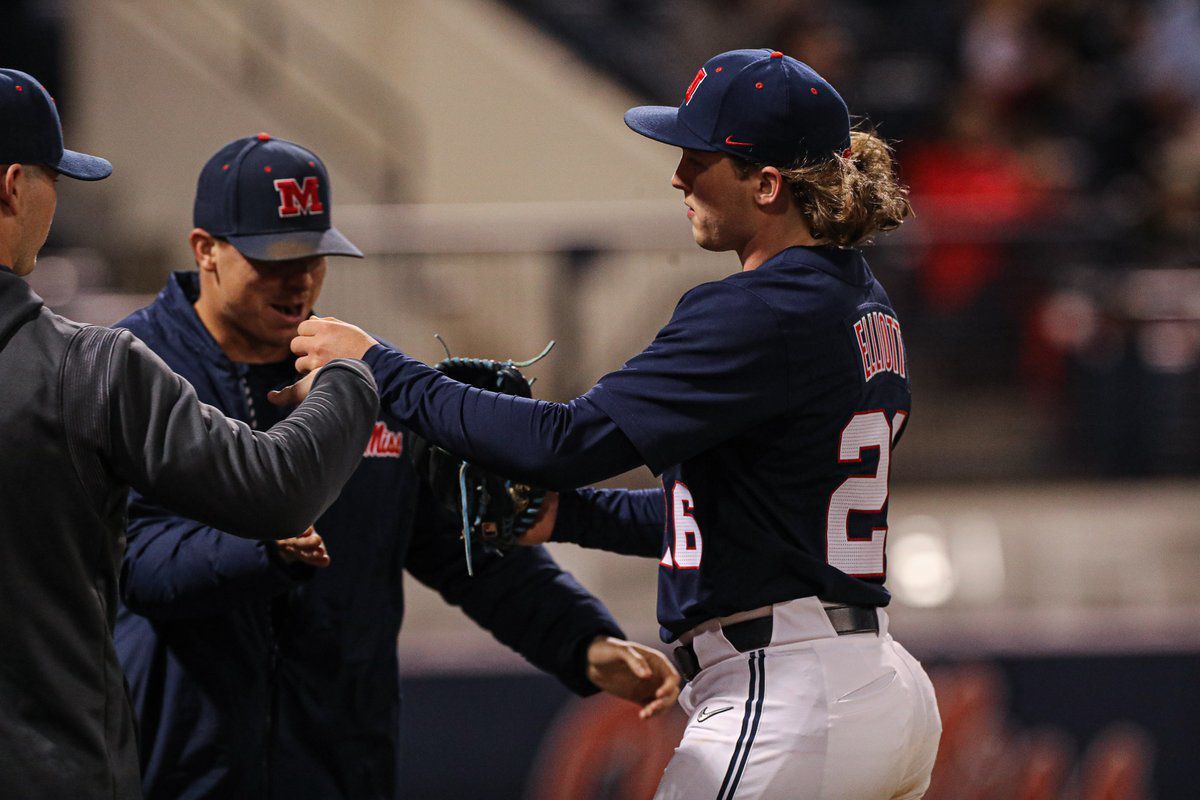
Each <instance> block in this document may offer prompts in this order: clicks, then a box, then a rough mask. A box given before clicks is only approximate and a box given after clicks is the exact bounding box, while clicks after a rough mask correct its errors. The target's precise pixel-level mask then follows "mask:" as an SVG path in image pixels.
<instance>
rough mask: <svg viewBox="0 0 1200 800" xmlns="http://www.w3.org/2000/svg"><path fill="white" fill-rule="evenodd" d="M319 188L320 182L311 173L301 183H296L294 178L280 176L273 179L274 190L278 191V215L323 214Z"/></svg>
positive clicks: (323, 207) (323, 209) (323, 208)
mask: <svg viewBox="0 0 1200 800" xmlns="http://www.w3.org/2000/svg"><path fill="white" fill-rule="evenodd" d="M319 188H320V184H319V183H318V181H317V178H316V177H315V176H313V175H310V176H308V177H307V178H305V179H304V184H303V185H301V184H299V183H297V182H296V179H295V178H280V179H279V180H277V181H275V191H277V192H279V216H281V217H298V216H300V215H301V214H324V213H325V205H324V204H323V203H322V202H321V196H320V195H319V194H318V193H317V190H318V189H319Z"/></svg>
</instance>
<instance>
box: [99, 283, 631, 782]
mask: <svg viewBox="0 0 1200 800" xmlns="http://www.w3.org/2000/svg"><path fill="white" fill-rule="evenodd" d="M198 293H199V284H198V276H197V274H196V273H194V272H177V273H175V274H173V275H172V277H171V279H170V282H169V283H168V285H167V287H166V288H165V289H164V290H163V291H162V292H161V293H160V294H159V296H158V298H157V299H156V300H155V302H154V303H153V304H151V305H150V306H148V307H146V308H144V309H142V310H140V311H137V312H135V313H134V314H132V315H131V316H130V317H128V318H126V319H125V320H123V321H122V322H121V323H119V324H120V325H121V326H123V327H126V328H129V329H130V330H131V331H133V332H134V333H135V334H136V335H137V336H138V337H139V338H141V339H142V340H143V341H145V342H146V344H147V345H149V346H150V348H151V349H153V350H154V351H155V352H156V353H157V354H158V355H159V356H161V357H162V358H163V359H164V360H165V361H166V362H167V364H169V365H170V366H171V367H172V368H173V369H174V370H176V371H177V372H178V373H180V374H181V375H183V377H185V378H187V379H188V381H190V382H191V384H192V385H193V386H194V387H195V388H196V391H197V393H198V394H199V397H200V399H201V400H202V401H204V402H207V403H210V404H212V405H214V406H216V407H218V408H220V409H221V410H223V411H224V412H225V413H226V414H228V415H229V416H232V417H237V418H240V419H243V420H246V421H248V422H252V421H253V422H257V423H259V424H262V423H264V422H266V421H265V420H255V416H256V414H255V407H257V408H258V409H259V410H260V412H259V416H261V409H262V408H263V407H264V406H263V404H262V403H261V398H255V397H253V395H252V390H251V389H250V388H249V387H250V386H251V383H250V382H248V381H247V373H248V370H247V368H246V366H245V365H241V364H234V363H233V362H231V361H230V360H229V359H228V358H226V356H225V355H224V354H223V353H222V352H221V350H220V348H219V347H218V345H217V344H216V342H215V341H214V340H213V338H212V337H211V336H210V335H209V333H208V331H207V330H206V329H205V328H204V326H203V324H202V323H201V322H200V319H199V317H198V316H197V315H196V313H195V310H194V308H193V307H192V303H193V301H194V300H195V298H196V297H197V296H198ZM397 430H398V428H397V427H396V426H395V425H393V424H391V423H390V422H389V421H388V420H387V419H386V418H381V420H380V423H378V424H377V426H376V435H375V436H374V437H373V438H372V442H371V444H369V445H368V447H367V452H366V455H365V457H364V458H363V461H362V464H361V465H360V466H359V468H358V470H357V472H355V474H354V475H353V476H352V477H351V478H350V480H349V482H348V483H347V484H346V486H345V488H344V489H343V491H342V494H341V496H340V497H339V498H338V500H337V501H336V502H335V503H334V504H333V506H331V507H330V509H329V510H328V511H327V512H326V513H325V514H324V515H323V516H322V517H321V518H320V519H319V520H317V521H316V522H315V527H316V529H317V531H318V532H319V533H320V534H321V535H322V537H324V539H325V542H326V545H327V547H328V549H329V552H330V556H331V557H332V561H333V563H332V565H331V566H329V567H328V568H326V569H323V570H313V569H311V568H308V567H304V566H303V565H288V566H285V565H284V564H283V563H282V562H281V561H279V560H278V558H277V557H276V556H275V555H274V554H273V551H272V546H271V545H269V544H265V543H262V542H257V541H253V540H247V539H239V538H236V537H233V536H228V535H226V534H223V533H221V532H219V531H216V530H214V529H212V528H210V527H207V526H205V525H203V524H201V523H199V522H195V521H193V520H189V519H185V518H182V517H178V516H175V515H173V514H171V513H170V512H167V511H165V510H163V509H162V508H161V507H159V506H158V505H157V504H156V503H155V502H154V500H153V499H152V498H147V497H141V496H138V495H137V494H136V493H135V494H134V496H133V497H132V499H131V503H130V521H129V532H128V536H129V547H128V551H127V553H126V555H125V559H124V564H123V569H122V581H121V599H122V601H123V603H122V607H121V609H120V612H119V616H118V619H117V625H116V646H117V654H118V656H119V658H120V661H121V664H122V666H123V668H124V670H125V672H126V675H127V677H128V681H129V686H130V693H131V696H132V701H133V705H134V710H135V713H136V716H137V719H138V722H139V726H140V737H139V740H140V760H141V768H142V773H143V786H144V790H145V795H146V798H147V800H158V799H159V798H164V799H165V798H172V800H183V799H185V798H201V797H205V798H231V797H254V798H276V797H278V798H284V797H286V798H289V800H303V798H314V799H315V798H321V799H322V800H332V799H335V798H354V799H355V800H360V798H386V800H391V799H392V798H394V797H398V796H399V797H402V796H403V791H402V790H398V787H397V786H396V764H397V756H398V754H397V739H398V721H397V720H398V715H399V709H400V695H399V683H398V677H397V669H398V665H397V653H396V636H397V634H398V633H399V630H400V623H401V618H402V616H403V609H404V599H403V590H402V581H401V572H402V570H404V569H407V570H408V571H409V572H410V573H412V574H413V575H414V576H415V577H416V578H417V579H418V580H420V581H421V582H422V583H425V584H427V585H429V586H431V587H432V588H434V589H435V590H437V591H438V592H440V593H441V594H442V596H443V597H444V598H445V599H446V601H447V602H449V603H452V604H454V605H458V606H461V607H462V609H463V610H464V611H465V612H466V614H467V615H468V616H469V617H471V618H472V619H473V620H475V621H476V622H477V623H478V624H480V625H481V626H483V627H484V628H486V629H488V630H489V631H491V632H492V633H493V634H494V635H495V637H496V638H497V639H498V640H500V641H501V642H503V643H504V644H506V645H508V646H509V647H511V648H512V649H514V650H516V651H517V652H519V653H520V654H521V655H523V656H525V658H527V659H528V660H529V661H531V662H532V663H533V664H535V665H536V666H538V667H539V668H541V669H543V670H545V671H547V672H550V673H552V674H554V675H555V676H557V677H558V678H559V680H561V681H562V682H563V683H564V684H566V685H567V687H569V688H570V689H571V690H573V691H575V692H577V693H579V694H589V693H591V692H594V691H596V689H595V687H594V686H593V685H592V684H591V683H590V682H589V681H588V680H587V678H586V676H585V663H584V645H585V644H586V643H587V642H589V641H590V640H591V639H592V637H594V636H596V635H614V636H621V635H622V634H621V631H620V628H619V627H618V626H617V624H616V622H615V621H614V620H613V619H612V617H611V616H610V615H609V614H608V612H607V611H606V610H605V608H604V607H603V605H601V604H600V602H599V601H598V600H596V599H595V598H594V597H592V596H591V595H590V594H588V593H587V592H586V591H585V590H584V589H583V588H582V587H580V586H579V584H578V583H576V581H575V580H574V579H573V578H572V577H571V576H570V575H569V574H567V573H565V572H563V571H562V570H561V569H560V568H559V567H558V566H557V565H556V564H555V563H554V561H553V560H552V559H551V558H550V556H549V555H548V554H547V553H546V552H545V551H544V550H542V549H541V548H528V549H521V550H519V551H518V552H515V553H513V554H511V555H509V556H508V557H505V558H499V559H491V560H487V561H486V566H484V567H482V568H481V569H477V571H476V576H475V577H474V578H470V577H468V576H467V574H466V568H465V565H464V561H463V555H462V544H461V541H460V540H459V538H458V537H459V528H460V524H459V523H458V521H457V520H456V519H454V518H453V517H452V516H451V515H450V514H448V513H446V512H444V511H442V510H441V509H440V508H439V507H437V506H436V504H435V503H434V501H433V500H432V497H431V495H430V494H429V492H428V491H427V490H426V488H425V486H424V484H423V482H421V481H419V479H418V478H417V476H416V473H415V472H414V470H413V468H412V466H411V465H410V463H409V461H408V459H407V458H406V457H403V455H402V454H400V453H398V452H396V451H397V449H398V444H399V437H397V436H395V433H396V432H397Z"/></svg>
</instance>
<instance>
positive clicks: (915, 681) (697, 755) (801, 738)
mask: <svg viewBox="0 0 1200 800" xmlns="http://www.w3.org/2000/svg"><path fill="white" fill-rule="evenodd" d="M772 613H773V616H774V622H773V631H772V636H771V644H770V645H769V646H768V647H764V648H762V649H759V650H753V651H751V652H747V653H739V652H738V651H737V650H736V649H735V648H734V647H733V645H731V644H730V643H729V641H728V640H727V639H726V638H725V637H724V636H723V635H722V634H721V629H720V625H719V624H717V623H715V622H710V623H706V624H705V625H703V626H700V629H701V632H700V633H698V634H696V636H695V638H694V639H693V641H692V646H693V648H694V649H695V651H696V656H697V659H698V660H699V662H700V665H701V667H702V669H701V670H700V673H699V674H698V675H697V676H696V679H695V680H694V681H692V682H691V683H689V684H688V685H687V687H686V688H685V689H684V691H683V694H682V695H681V696H680V700H679V702H680V705H681V706H682V707H683V709H684V711H686V712H687V713H688V715H689V719H688V725H687V728H686V730H685V731H684V734H683V739H682V741H680V743H679V746H678V747H677V748H676V749H675V755H674V757H673V758H672V759H671V762H670V763H669V764H668V765H667V769H666V772H664V774H663V779H662V782H661V783H660V784H659V787H658V793H657V794H656V795H655V797H656V800H701V798H714V800H734V798H738V800H748V799H749V798H764V799H765V798H788V800H909V798H919V797H921V796H922V794H924V792H925V790H926V789H927V788H928V787H929V778H930V773H931V772H932V770H933V762H934V759H935V757H936V755H937V746H938V739H939V738H940V736H941V732H942V725H941V719H940V718H939V716H938V709H937V701H936V699H935V698H934V693H933V686H932V685H931V684H930V682H929V678H928V676H926V674H925V670H924V669H922V668H921V665H920V663H918V662H917V660H916V659H914V658H913V657H912V656H911V655H909V654H908V651H906V650H905V649H904V648H903V647H901V646H900V645H899V644H898V643H897V642H895V641H894V640H893V639H892V637H891V636H890V635H889V634H888V632H887V615H886V613H885V612H884V611H883V610H882V609H880V611H879V623H880V625H879V628H880V630H879V633H878V635H876V634H874V633H859V634H849V635H844V636H838V635H837V634H836V632H834V629H833V626H832V624H830V622H829V618H828V617H827V616H826V615H825V612H824V610H823V609H822V607H821V603H820V601H819V600H817V599H816V598H804V599H802V600H793V601H790V602H787V603H779V604H776V605H775V606H774V607H773V610H772Z"/></svg>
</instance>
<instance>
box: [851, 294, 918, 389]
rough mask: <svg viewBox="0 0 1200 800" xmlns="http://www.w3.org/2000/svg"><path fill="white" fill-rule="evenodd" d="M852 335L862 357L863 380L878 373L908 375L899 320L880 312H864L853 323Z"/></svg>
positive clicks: (904, 376)
mask: <svg viewBox="0 0 1200 800" xmlns="http://www.w3.org/2000/svg"><path fill="white" fill-rule="evenodd" d="M854 338H855V339H856V340H857V342H858V352H859V354H860V355H861V356H862V369H863V379H864V380H868V381H869V380H871V378H874V377H875V376H876V375H878V374H880V373H881V372H891V373H894V374H896V375H899V376H900V377H901V378H907V377H908V368H907V367H906V366H905V363H904V339H903V338H902V337H901V336H900V320H898V319H896V318H895V317H893V316H892V315H891V314H888V313H887V312H884V311H872V312H870V313H868V314H864V315H863V316H862V317H860V318H859V320H858V321H857V322H855V323H854Z"/></svg>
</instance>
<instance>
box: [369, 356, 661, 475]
mask: <svg viewBox="0 0 1200 800" xmlns="http://www.w3.org/2000/svg"><path fill="white" fill-rule="evenodd" d="M364 360H365V361H366V362H367V364H368V365H369V366H370V367H371V369H372V371H373V372H374V374H375V380H376V383H378V385H379V388H380V399H381V402H382V403H383V404H384V406H385V407H386V408H388V410H389V411H390V412H391V413H392V414H393V415H395V416H396V417H397V418H398V419H399V420H400V421H401V422H402V423H403V424H405V425H407V426H408V427H410V428H412V429H413V430H414V431H416V432H417V433H418V434H420V435H421V436H423V437H425V438H426V439H428V440H430V441H432V442H434V443H435V444H438V445H441V446H442V447H444V448H446V449H447V450H449V451H450V452H452V453H454V454H455V455H457V456H459V457H461V458H464V459H466V460H468V461H471V462H473V463H475V464H478V465H479V466H482V467H484V468H486V469H489V470H492V471H494V472H497V473H499V474H502V475H505V476H507V477H511V478H515V479H518V480H524V481H527V482H529V483H532V484H535V485H538V486H544V487H548V488H552V489H571V488H575V487H578V486H585V485H587V484H589V483H595V482H596V481H598V480H602V479H604V478H609V477H612V476H613V475H618V474H620V473H622V472H625V471H626V470H629V469H632V468H633V467H635V466H637V465H638V464H640V463H641V458H640V456H639V455H638V454H637V451H636V450H635V449H634V448H633V445H632V444H630V443H629V440H628V439H627V438H626V437H625V435H624V434H623V433H622V432H621V431H620V429H619V428H618V427H617V426H616V424H615V423H613V422H612V420H610V419H608V417H606V416H605V415H604V413H603V412H602V411H600V409H599V408H598V407H596V406H595V405H594V404H592V403H591V402H590V401H589V400H588V399H587V398H586V397H584V398H578V399H576V400H574V401H572V402H571V403H566V404H564V403H548V402H545V401H537V400H529V399H526V398H522V397H516V396H514V395H506V394H497V393H495V392H487V391H483V390H481V389H473V388H470V387H468V386H466V385H464V384H461V383H459V382H457V381H454V380H451V379H450V378H447V377H446V376H444V375H442V374H441V373H440V372H438V371H437V370H435V369H432V368H431V367H428V366H426V365H425V364H422V363H421V362H419V361H417V360H415V359H412V358H409V357H408V356H406V355H404V354H403V353H400V352H397V351H395V350H391V349H390V348H387V347H384V346H383V345H376V346H374V347H372V348H371V349H370V350H369V351H368V352H367V354H366V356H364Z"/></svg>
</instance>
